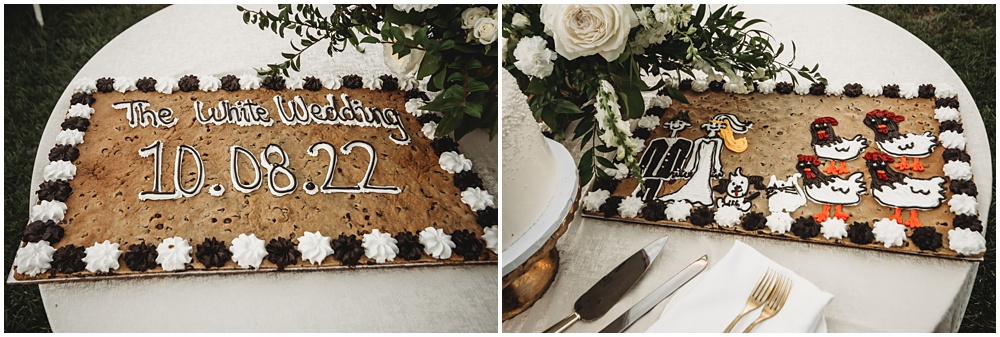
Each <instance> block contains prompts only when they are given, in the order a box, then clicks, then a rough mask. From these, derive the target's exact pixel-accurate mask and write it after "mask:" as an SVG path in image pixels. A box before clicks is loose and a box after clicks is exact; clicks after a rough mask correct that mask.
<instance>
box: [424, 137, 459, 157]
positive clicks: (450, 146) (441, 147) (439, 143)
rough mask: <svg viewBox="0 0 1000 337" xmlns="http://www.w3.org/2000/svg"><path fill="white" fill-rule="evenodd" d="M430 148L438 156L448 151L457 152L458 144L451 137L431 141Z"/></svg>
mask: <svg viewBox="0 0 1000 337" xmlns="http://www.w3.org/2000/svg"><path fill="white" fill-rule="evenodd" d="M431 147H433V148H434V153H436V154H437V155H438V156H440V155H441V154H442V153H445V152H449V151H455V152H458V143H456V142H455V140H454V139H451V137H438V138H436V139H434V140H432V141H431Z"/></svg>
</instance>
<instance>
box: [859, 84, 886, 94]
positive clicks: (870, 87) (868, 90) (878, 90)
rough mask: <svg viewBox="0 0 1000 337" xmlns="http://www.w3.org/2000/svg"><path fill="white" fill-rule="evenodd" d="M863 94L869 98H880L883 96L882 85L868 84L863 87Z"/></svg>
mask: <svg viewBox="0 0 1000 337" xmlns="http://www.w3.org/2000/svg"><path fill="white" fill-rule="evenodd" d="M861 93H862V94H865V95H868V97H878V96H879V95H882V85H880V84H877V83H874V82H868V83H865V84H864V85H862V86H861Z"/></svg>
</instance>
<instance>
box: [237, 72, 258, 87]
mask: <svg viewBox="0 0 1000 337" xmlns="http://www.w3.org/2000/svg"><path fill="white" fill-rule="evenodd" d="M260 82H261V80H260V77H259V76H257V74H244V75H243V76H240V89H242V90H256V89H259V88H260Z"/></svg>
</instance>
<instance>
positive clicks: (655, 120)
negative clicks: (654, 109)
mask: <svg viewBox="0 0 1000 337" xmlns="http://www.w3.org/2000/svg"><path fill="white" fill-rule="evenodd" d="M659 125H660V117H656V116H653V115H647V116H642V118H639V123H638V124H636V126H638V127H640V128H643V129H648V130H652V129H656V127H657V126H659Z"/></svg>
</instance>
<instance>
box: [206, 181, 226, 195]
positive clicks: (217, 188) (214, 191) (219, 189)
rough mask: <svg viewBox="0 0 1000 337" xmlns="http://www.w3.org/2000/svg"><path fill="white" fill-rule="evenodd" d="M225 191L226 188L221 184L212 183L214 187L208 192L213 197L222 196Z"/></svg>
mask: <svg viewBox="0 0 1000 337" xmlns="http://www.w3.org/2000/svg"><path fill="white" fill-rule="evenodd" d="M223 193H226V189H225V188H223V187H222V185H219V184H215V185H212V187H211V188H209V189H208V194H210V195H211V196H213V197H221V196H222V194H223Z"/></svg>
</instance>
